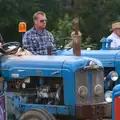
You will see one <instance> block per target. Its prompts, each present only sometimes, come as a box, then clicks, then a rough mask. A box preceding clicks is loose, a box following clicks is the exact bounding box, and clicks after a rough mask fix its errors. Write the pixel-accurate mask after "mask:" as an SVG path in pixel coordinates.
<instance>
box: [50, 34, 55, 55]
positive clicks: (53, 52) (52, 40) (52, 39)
mask: <svg viewBox="0 0 120 120" xmlns="http://www.w3.org/2000/svg"><path fill="white" fill-rule="evenodd" d="M50 37H51V42H52V44H53V51H52V54H53V55H55V54H56V44H55V40H54V37H53V35H52V34H50Z"/></svg>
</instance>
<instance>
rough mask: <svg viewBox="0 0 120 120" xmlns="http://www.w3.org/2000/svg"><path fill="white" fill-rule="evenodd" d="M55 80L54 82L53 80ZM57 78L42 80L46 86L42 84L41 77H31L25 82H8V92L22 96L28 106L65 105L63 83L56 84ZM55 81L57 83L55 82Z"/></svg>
mask: <svg viewBox="0 0 120 120" xmlns="http://www.w3.org/2000/svg"><path fill="white" fill-rule="evenodd" d="M52 79H53V80H52ZM54 79H56V78H42V80H44V84H40V78H39V77H29V78H27V79H24V80H12V81H9V82H8V92H9V93H10V92H12V94H14V96H15V95H17V96H20V98H21V99H22V101H24V102H25V103H27V104H49V105H59V104H63V102H62V101H63V87H62V83H59V84H58V83H55V82H56V81H61V80H59V78H58V80H54ZM54 81H55V82H54Z"/></svg>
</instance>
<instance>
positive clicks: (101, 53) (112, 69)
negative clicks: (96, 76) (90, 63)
mask: <svg viewBox="0 0 120 120" xmlns="http://www.w3.org/2000/svg"><path fill="white" fill-rule="evenodd" d="M111 41H112V40H107V39H106V38H103V39H102V40H101V42H102V48H101V49H100V50H81V56H87V57H92V58H96V59H98V60H100V61H101V62H102V64H103V67H104V77H105V90H112V89H113V88H114V86H115V85H117V84H119V83H120V77H119V76H120V59H119V58H120V50H119V49H120V48H116V49H115V50H112V49H111V47H110V45H111ZM106 44H108V47H106ZM72 51H73V48H64V49H59V50H57V53H56V54H57V55H65V56H72V55H73V54H72ZM113 76H114V78H113Z"/></svg>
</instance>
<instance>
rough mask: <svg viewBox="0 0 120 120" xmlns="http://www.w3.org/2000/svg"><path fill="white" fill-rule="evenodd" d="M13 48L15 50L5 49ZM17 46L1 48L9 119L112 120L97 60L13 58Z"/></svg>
mask: <svg viewBox="0 0 120 120" xmlns="http://www.w3.org/2000/svg"><path fill="white" fill-rule="evenodd" d="M12 45H14V46H16V47H14V48H13V49H12V50H8V48H9V47H10V46H12ZM19 47H20V44H19V43H18V42H13V43H12V42H11V43H6V44H3V45H2V47H1V48H0V51H1V55H0V63H1V65H0V75H1V76H0V80H1V79H2V78H3V80H4V83H6V85H7V98H8V99H7V102H8V107H7V108H8V116H12V120H14V119H19V120H33V119H35V120H55V117H56V118H65V119H69V120H70V119H76V118H80V119H92V120H94V119H95V120H96V119H100V120H101V119H103V118H111V103H107V102H104V98H105V96H104V71H103V67H102V64H101V62H100V61H99V60H97V59H94V58H88V57H80V56H49V55H47V56H34V55H26V56H25V55H22V56H15V55H14V54H15V53H16V52H17V51H18V49H19ZM1 85H2V84H1ZM106 96H108V93H106ZM106 98H110V97H106ZM0 104H1V103H0ZM13 117H14V119H13Z"/></svg>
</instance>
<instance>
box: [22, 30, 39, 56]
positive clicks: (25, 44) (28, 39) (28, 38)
mask: <svg viewBox="0 0 120 120" xmlns="http://www.w3.org/2000/svg"><path fill="white" fill-rule="evenodd" d="M22 43H23V47H24V48H26V49H27V50H28V51H30V52H31V53H32V54H34V55H37V53H36V52H35V51H34V49H33V45H32V39H31V34H30V33H27V32H26V33H25V35H24V37H23V40H22Z"/></svg>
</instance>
